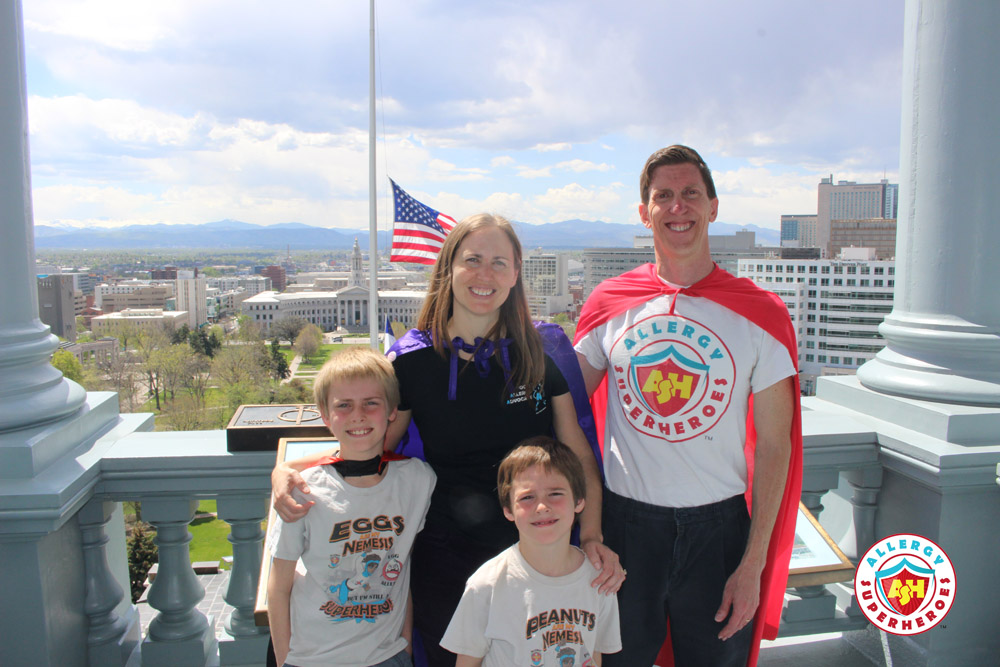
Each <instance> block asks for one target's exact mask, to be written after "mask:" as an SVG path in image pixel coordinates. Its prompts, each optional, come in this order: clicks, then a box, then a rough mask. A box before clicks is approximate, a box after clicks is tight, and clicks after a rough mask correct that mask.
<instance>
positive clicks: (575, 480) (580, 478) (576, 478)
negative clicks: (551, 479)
mask: <svg viewBox="0 0 1000 667" xmlns="http://www.w3.org/2000/svg"><path fill="white" fill-rule="evenodd" d="M534 466H542V468H544V469H545V471H546V472H548V473H552V472H557V473H559V474H560V475H562V476H563V477H565V478H566V481H567V482H569V488H570V492H571V493H572V494H573V504H574V505H576V504H577V503H578V502H579V501H580V500H583V498H584V497H585V496H586V495H587V478H586V477H585V476H584V474H583V464H582V463H580V459H579V457H577V455H576V454H574V453H573V450H572V449H570V448H569V447H567V446H566V445H564V444H563V443H561V442H559V441H558V440H556V439H554V438H550V437H548V436H545V435H536V436H534V437H532V438H528V439H526V440H522V441H521V443H520V444H519V445H518V446H517V447H515V448H514V449H512V450H511V451H510V453H508V454H507V456H505V457H504V459H503V461H501V462H500V469H499V470H498V471H497V496H499V498H500V505H501V506H503V508H504V509H507V510H511V509H512V508H511V502H510V490H511V487H513V486H514V479H515V478H516V477H517V476H518V475H520V474H521V473H523V472H524V471H525V470H527V469H528V468H533V467H534Z"/></svg>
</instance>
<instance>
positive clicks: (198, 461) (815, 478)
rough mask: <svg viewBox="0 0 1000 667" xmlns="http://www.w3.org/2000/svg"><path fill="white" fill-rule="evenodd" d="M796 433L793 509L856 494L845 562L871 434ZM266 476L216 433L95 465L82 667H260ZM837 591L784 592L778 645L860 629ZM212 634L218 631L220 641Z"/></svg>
mask: <svg viewBox="0 0 1000 667" xmlns="http://www.w3.org/2000/svg"><path fill="white" fill-rule="evenodd" d="M803 425H804V433H805V470H804V478H803V492H802V500H803V502H804V503H805V505H806V506H807V507H808V508H809V509H810V510H811V511H812V512H813V514H814V515H816V516H817V517H818V518H820V519H822V512H823V509H824V506H823V498H824V496H825V495H826V494H827V493H829V492H830V491H831V490H832V489H836V488H838V486H839V485H840V481H841V478H842V476H843V477H846V479H847V481H848V482H849V483H850V487H851V488H852V489H853V496H852V498H851V499H850V502H851V504H852V505H853V528H852V529H850V531H849V534H848V535H847V538H846V539H845V540H844V544H843V546H844V548H845V552H847V553H848V555H854V551H855V549H854V545H855V544H865V545H866V544H871V543H872V542H873V541H874V539H875V529H874V513H875V506H876V501H877V496H878V492H879V488H880V484H881V472H882V471H881V467H880V465H879V462H878V452H877V447H876V437H875V434H874V433H873V432H872V431H871V430H870V429H867V428H865V427H863V426H861V425H859V424H856V423H853V422H851V421H850V420H845V419H842V418H836V419H834V418H832V416H831V415H829V414H822V413H816V412H810V411H808V410H807V411H806V412H805V413H804V418H803ZM273 464H274V454H273V453H271V452H246V453H242V452H241V453H230V452H228V451H226V436H225V432H224V431H193V432H156V433H152V432H135V433H131V434H129V435H127V436H125V437H123V438H121V439H120V440H119V441H117V442H116V443H115V444H114V445H113V447H111V448H110V450H108V451H107V452H106V453H105V454H104V455H103V456H102V458H101V462H100V475H99V479H98V481H97V483H96V484H95V485H94V486H93V487H92V492H91V497H90V499H89V501H88V502H87V503H86V504H85V505H84V507H83V509H82V510H81V511H80V512H79V513H78V516H77V521H78V522H79V525H80V529H81V533H82V535H83V550H84V561H85V562H84V566H85V568H86V581H87V591H86V602H85V609H84V612H85V613H86V615H87V616H88V617H89V619H90V625H89V635H88V644H89V652H90V655H89V663H90V664H93V665H98V664H99V665H109V664H125V661H126V660H127V659H128V657H129V656H128V654H129V653H136V654H137V656H138V658H140V664H142V665H147V666H148V665H179V664H188V665H204V664H222V665H235V664H239V665H246V664H263V661H264V651H265V647H266V644H267V629H266V628H259V627H257V626H256V625H255V624H254V620H253V607H254V598H255V594H256V589H257V578H258V574H259V572H260V567H261V558H262V544H263V539H264V534H263V531H262V530H261V522H262V521H263V520H264V519H265V517H266V514H267V509H268V498H269V491H270V480H269V474H270V470H271V467H272V466H273ZM201 499H215V500H216V501H217V506H218V516H219V518H220V519H222V520H223V521H225V522H227V523H228V524H229V525H230V527H231V532H230V536H229V541H230V542H232V544H233V569H232V572H231V575H230V578H229V584H228V590H227V592H226V595H225V600H226V602H227V603H228V605H230V606H231V607H232V608H233V611H232V612H231V613H230V614H228V616H227V617H226V618H222V619H217V618H207V617H206V616H205V615H204V614H203V613H202V612H201V611H199V610H198V603H199V602H200V601H201V600H202V598H203V597H204V594H205V592H204V590H203V588H202V586H201V583H200V582H199V580H198V577H197V576H196V575H195V574H194V571H193V570H192V568H191V564H190V557H189V542H190V541H191V534H190V532H189V530H188V526H189V524H190V522H191V521H192V519H193V518H194V515H195V509H196V507H197V503H198V501H199V500H201ZM122 501H139V502H141V503H142V516H143V519H144V520H145V521H148V522H149V523H151V524H152V525H153V526H154V527H155V529H156V531H157V537H156V541H157V544H158V547H159V566H158V574H157V577H156V579H155V580H154V582H153V584H152V587H151V589H150V590H149V592H148V596H147V599H148V602H149V605H150V607H152V608H153V609H155V610H156V616H155V617H154V618H153V619H152V622H151V623H149V626H148V631H147V633H146V636H145V637H142V638H141V642H139V638H138V637H135V636H133V637H132V638H131V640H129V638H128V637H126V635H127V634H128V633H129V632H131V633H133V634H134V633H135V627H134V626H135V625H136V624H134V623H132V624H130V623H129V622H127V620H126V619H124V618H122V617H120V616H119V615H118V614H117V613H116V612H115V610H116V608H120V607H121V602H122V600H123V598H124V595H125V593H124V591H123V589H122V586H121V585H120V584H119V583H118V581H117V580H116V579H115V577H114V576H113V574H112V571H111V568H110V567H109V565H108V562H109V555H110V554H111V551H110V550H124V548H125V546H124V544H123V543H122V540H121V538H120V537H118V539H116V540H111V539H110V538H109V537H108V535H109V533H113V534H114V535H116V536H120V535H122V531H121V530H120V529H119V530H114V531H109V530H108V527H109V526H108V524H109V522H110V521H111V518H112V517H120V513H115V512H114V511H113V510H114V507H115V505H114V504H115V503H119V502H122ZM841 502H842V501H841ZM119 555H120V554H119ZM844 590H845V589H843V587H840V588H839V589H838V587H837V586H835V585H834V586H830V587H827V586H810V587H806V588H799V589H789V593H788V595H787V596H786V597H787V605H786V610H785V614H784V620H783V623H782V627H781V635H782V636H792V635H810V634H816V633H825V632H832V631H843V630H848V629H857V628H862V627H864V626H865V624H866V621H865V620H864V619H863V617H860V616H858V615H856V614H853V613H852V612H851V610H850V609H848V608H847V607H848V606H849V605H848V602H849V601H848V600H845V599H844V597H845V593H844ZM838 596H839V598H840V601H839V603H838ZM845 611H846V613H845ZM219 623H221V624H222V625H221V627H222V628H223V631H221V632H219V633H218V635H219V636H220V637H221V639H220V640H217V639H216V636H217V631H216V626H217V624H219ZM132 659H133V661H134V660H135V659H136V656H133V658H132ZM132 664H135V663H134V662H133V663H132Z"/></svg>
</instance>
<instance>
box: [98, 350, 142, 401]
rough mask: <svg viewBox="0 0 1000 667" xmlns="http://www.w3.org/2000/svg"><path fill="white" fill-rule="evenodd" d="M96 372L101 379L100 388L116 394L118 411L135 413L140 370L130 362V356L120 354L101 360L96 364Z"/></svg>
mask: <svg viewBox="0 0 1000 667" xmlns="http://www.w3.org/2000/svg"><path fill="white" fill-rule="evenodd" d="M97 371H98V373H99V375H100V378H101V380H100V383H101V385H102V386H101V387H100V388H104V389H109V390H111V391H116V392H118V409H119V410H121V411H122V412H135V409H136V408H137V407H138V406H137V405H136V399H137V398H138V386H139V382H140V378H141V369H140V368H139V365H138V364H135V363H133V362H132V359H131V355H129V354H127V353H125V352H121V353H119V354H117V355H113V356H112V357H111V358H110V359H101V360H100V361H98V362H97ZM95 388H97V387H95Z"/></svg>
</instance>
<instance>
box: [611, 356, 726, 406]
mask: <svg viewBox="0 0 1000 667" xmlns="http://www.w3.org/2000/svg"><path fill="white" fill-rule="evenodd" d="M708 369H709V367H708V366H707V365H706V364H703V363H701V362H700V361H697V360H694V359H690V358H688V357H685V356H684V355H683V354H681V353H680V352H678V351H677V349H676V348H675V347H674V346H673V345H671V346H669V347H667V348H666V349H664V350H661V351H659V352H655V353H653V354H646V355H639V356H635V357H632V364H631V368H630V373H631V376H632V378H631V379H632V386H633V388H634V389H635V390H636V393H637V394H638V395H639V396H640V397H641V398H642V401H643V403H644V404H645V406H646V408H647V409H648V410H650V411H651V412H654V413H656V414H658V415H660V416H661V417H669V416H670V415H672V414H675V413H677V412H680V411H682V410H683V409H684V406H686V405H687V404H688V403H689V402H690V401H691V400H692V399H693V398H696V397H697V396H698V395H699V393H700V392H699V388H700V387H701V386H702V384H704V382H705V381H706V379H707V377H708Z"/></svg>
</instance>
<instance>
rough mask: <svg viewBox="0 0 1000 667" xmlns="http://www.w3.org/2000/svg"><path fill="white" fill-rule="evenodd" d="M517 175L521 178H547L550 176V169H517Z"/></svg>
mask: <svg viewBox="0 0 1000 667" xmlns="http://www.w3.org/2000/svg"><path fill="white" fill-rule="evenodd" d="M517 175H518V176H520V177H521V178H549V177H550V176H552V167H543V168H541V169H532V168H531V167H518V168H517Z"/></svg>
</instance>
